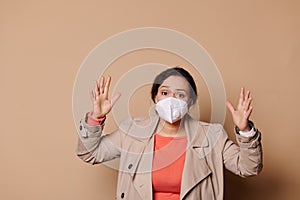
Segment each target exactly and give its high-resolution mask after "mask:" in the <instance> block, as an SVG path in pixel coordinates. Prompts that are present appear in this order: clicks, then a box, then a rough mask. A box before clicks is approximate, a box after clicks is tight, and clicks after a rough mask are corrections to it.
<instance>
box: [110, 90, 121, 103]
mask: <svg viewBox="0 0 300 200" xmlns="http://www.w3.org/2000/svg"><path fill="white" fill-rule="evenodd" d="M120 96H121V93H119V92H117V93H116V94H115V95H114V96H113V98H112V100H111V105H112V106H113V105H114V104H115V103H116V102H117V100H118V99H119V98H120Z"/></svg>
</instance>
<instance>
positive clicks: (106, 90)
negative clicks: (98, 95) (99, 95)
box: [103, 76, 111, 98]
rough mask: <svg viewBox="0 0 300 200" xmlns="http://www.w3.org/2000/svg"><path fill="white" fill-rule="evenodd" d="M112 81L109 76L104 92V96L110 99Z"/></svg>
mask: <svg viewBox="0 0 300 200" xmlns="http://www.w3.org/2000/svg"><path fill="white" fill-rule="evenodd" d="M110 81H111V77H110V76H108V77H107V80H106V83H105V87H104V91H103V94H104V97H105V98H107V97H108V91H109V86H110Z"/></svg>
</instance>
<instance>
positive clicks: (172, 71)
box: [151, 67, 197, 103]
mask: <svg viewBox="0 0 300 200" xmlns="http://www.w3.org/2000/svg"><path fill="white" fill-rule="evenodd" d="M170 76H180V77H183V78H185V79H186V80H187V82H188V83H189V86H190V98H191V99H192V100H193V103H195V102H196V100H197V87H196V83H195V81H194V79H193V77H192V76H191V74H190V73H189V72H188V71H186V70H185V69H183V68H181V67H174V68H169V69H167V70H165V71H163V72H161V73H160V74H158V75H157V76H156V77H155V79H154V82H153V84H152V89H151V99H152V100H153V102H154V103H155V97H156V95H157V92H158V88H159V87H160V86H161V84H162V83H163V82H164V80H166V79H167V78H168V77H170Z"/></svg>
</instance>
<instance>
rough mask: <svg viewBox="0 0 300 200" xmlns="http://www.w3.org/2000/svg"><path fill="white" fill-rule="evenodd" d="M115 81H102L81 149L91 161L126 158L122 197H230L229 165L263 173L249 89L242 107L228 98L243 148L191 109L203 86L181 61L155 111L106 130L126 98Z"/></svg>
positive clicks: (159, 87)
mask: <svg viewBox="0 0 300 200" xmlns="http://www.w3.org/2000/svg"><path fill="white" fill-rule="evenodd" d="M110 81H111V78H110V77H108V78H107V80H106V81H105V78H104V77H101V78H100V83H99V84H98V83H97V82H95V89H94V90H93V91H92V92H91V98H92V101H93V105H94V108H93V111H92V112H89V113H87V114H86V117H85V119H83V120H81V122H80V127H79V130H80V131H79V132H80V133H79V140H78V149H77V154H78V156H79V157H80V158H81V159H82V160H84V161H85V162H88V163H91V164H97V163H102V162H105V161H108V160H111V159H114V158H117V157H119V158H120V166H119V176H118V186H117V196H116V199H131V200H137V199H143V200H146V199H149V200H150V199H154V200H165V199H168V200H175V199H186V200H188V199H189V200H195V199H208V200H212V199H223V195H224V171H223V169H224V167H225V168H226V169H228V170H230V171H231V172H233V173H235V174H237V175H239V176H242V177H248V176H253V175H257V174H258V173H259V172H260V171H261V169H262V147H261V143H260V137H261V134H260V132H259V131H258V130H257V129H256V128H255V127H254V124H253V123H252V122H251V121H249V117H250V115H251V112H252V106H251V101H252V98H251V97H250V92H249V91H247V92H246V93H245V92H244V89H243V88H242V89H241V92H240V98H239V103H238V105H237V108H236V109H235V108H234V107H233V105H232V104H231V103H230V102H227V107H228V109H229V110H230V112H231V114H232V119H233V122H234V124H235V127H236V128H235V129H236V137H237V142H238V145H239V146H238V145H236V144H234V143H233V142H232V141H231V140H229V139H228V136H227V133H226V132H225V131H224V129H223V127H222V126H221V125H220V124H212V123H204V122H200V121H197V120H194V119H192V118H191V117H190V116H189V114H187V112H188V109H189V108H190V106H191V105H193V104H194V103H195V102H196V99H197V89H196V84H195V82H194V79H193V78H192V76H191V75H190V74H189V73H188V72H187V71H186V70H184V69H183V68H179V67H176V68H169V69H167V70H165V71H163V72H162V73H160V74H159V75H158V76H157V77H156V78H155V80H154V83H153V85H152V90H151V97H152V100H153V101H154V103H155V104H156V105H155V109H156V112H155V114H154V115H150V117H149V118H147V119H132V120H127V121H125V122H124V123H122V124H121V125H120V127H119V130H117V131H115V132H113V133H111V134H107V135H102V129H103V126H104V121H105V117H106V115H107V114H108V113H109V112H110V110H111V108H112V106H113V105H114V103H115V102H116V101H117V99H118V98H119V97H120V95H119V94H118V95H116V96H115V97H113V98H112V100H110V99H109V98H108V90H109V87H110Z"/></svg>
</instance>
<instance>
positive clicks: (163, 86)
mask: <svg viewBox="0 0 300 200" xmlns="http://www.w3.org/2000/svg"><path fill="white" fill-rule="evenodd" d="M161 88H168V89H169V88H170V86H168V85H162V86H161ZM175 90H176V91H183V92H187V91H186V90H185V89H175Z"/></svg>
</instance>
